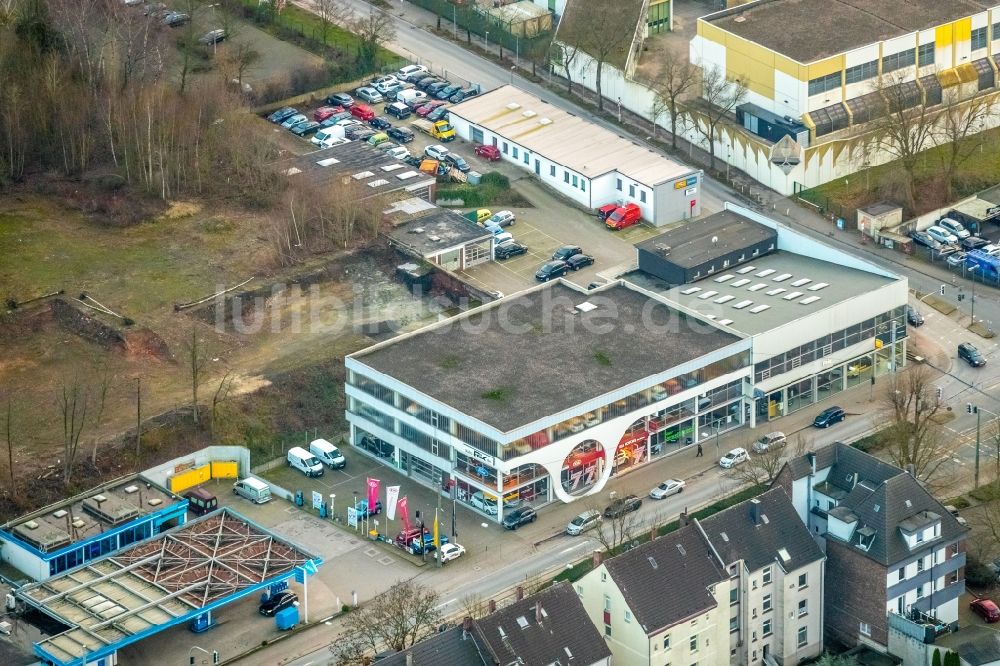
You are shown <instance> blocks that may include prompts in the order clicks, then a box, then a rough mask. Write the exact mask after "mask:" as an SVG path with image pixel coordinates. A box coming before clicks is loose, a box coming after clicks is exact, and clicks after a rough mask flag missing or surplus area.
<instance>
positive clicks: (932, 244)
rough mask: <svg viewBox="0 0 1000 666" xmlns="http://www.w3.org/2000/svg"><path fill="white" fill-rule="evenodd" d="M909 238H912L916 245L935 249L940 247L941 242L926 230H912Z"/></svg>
mask: <svg viewBox="0 0 1000 666" xmlns="http://www.w3.org/2000/svg"><path fill="white" fill-rule="evenodd" d="M910 238H912V239H913V242H914V243H916V244H917V245H923V246H924V247H926V248H929V249H931V250H937V249H938V248H940V247H941V243H939V242H937V241H936V240H934V239H933V238H931V235H930V234H929V233H927V232H926V231H914V232H913V233H911V234H910Z"/></svg>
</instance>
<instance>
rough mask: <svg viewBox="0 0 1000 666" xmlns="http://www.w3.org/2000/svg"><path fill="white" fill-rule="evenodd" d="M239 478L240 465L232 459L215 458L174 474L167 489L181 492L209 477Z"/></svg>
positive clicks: (168, 482) (168, 481)
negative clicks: (205, 463) (207, 462)
mask: <svg viewBox="0 0 1000 666" xmlns="http://www.w3.org/2000/svg"><path fill="white" fill-rule="evenodd" d="M236 478H239V465H237V464H236V462H235V461H231V460H214V461H212V462H210V463H209V464H207V465H202V466H201V467H195V468H193V469H189V470H188V471H186V472H181V473H180V474H174V475H173V476H171V477H170V478H168V479H167V489H168V490H170V492H173V493H181V492H184V491H185V490H187V489H188V488H192V487H194V486H197V485H199V484H202V483H205V482H206V481H208V480H209V479H236Z"/></svg>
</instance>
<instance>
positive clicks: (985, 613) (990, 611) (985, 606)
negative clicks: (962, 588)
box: [969, 599, 1000, 623]
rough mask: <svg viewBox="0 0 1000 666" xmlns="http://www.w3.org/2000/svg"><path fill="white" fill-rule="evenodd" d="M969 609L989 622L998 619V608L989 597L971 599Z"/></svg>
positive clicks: (999, 614)
mask: <svg viewBox="0 0 1000 666" xmlns="http://www.w3.org/2000/svg"><path fill="white" fill-rule="evenodd" d="M969 610H971V611H972V612H973V613H975V614H976V615H978V616H979V617H981V618H983V619H984V620H985V621H986V622H989V623H993V622H996V621H998V620H1000V608H998V607H997V605H996V604H995V603H994V602H993V601H991V600H990V599H973V600H972V603H970V604H969Z"/></svg>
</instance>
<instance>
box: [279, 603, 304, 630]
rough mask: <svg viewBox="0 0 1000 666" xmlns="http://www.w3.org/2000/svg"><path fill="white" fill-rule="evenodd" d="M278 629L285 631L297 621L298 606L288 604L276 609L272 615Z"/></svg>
mask: <svg viewBox="0 0 1000 666" xmlns="http://www.w3.org/2000/svg"><path fill="white" fill-rule="evenodd" d="M274 623H275V624H276V625H277V626H278V631H287V630H288V629H291V628H292V627H294V626H295V625H297V624H298V623H299V608H298V606H289V607H288V608H283V609H281V610H280V611H278V612H277V613H276V614H275V616H274Z"/></svg>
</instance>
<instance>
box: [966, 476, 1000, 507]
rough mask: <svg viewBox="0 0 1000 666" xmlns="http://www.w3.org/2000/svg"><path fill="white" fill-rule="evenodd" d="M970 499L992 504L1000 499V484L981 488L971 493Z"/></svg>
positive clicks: (995, 483) (994, 483)
mask: <svg viewBox="0 0 1000 666" xmlns="http://www.w3.org/2000/svg"><path fill="white" fill-rule="evenodd" d="M969 497H972V498H973V499H977V500H979V501H980V502H992V501H993V500H997V499H1000V484H998V483H997V482H996V481H994V482H993V483H991V484H989V485H987V486H979V487H978V488H976V489H975V490H973V491H972V492H970V493H969ZM956 506H957V505H956Z"/></svg>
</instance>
